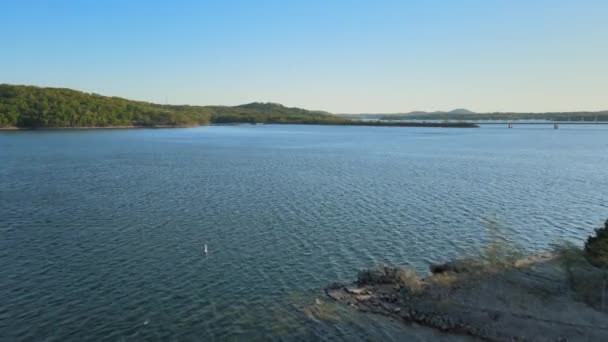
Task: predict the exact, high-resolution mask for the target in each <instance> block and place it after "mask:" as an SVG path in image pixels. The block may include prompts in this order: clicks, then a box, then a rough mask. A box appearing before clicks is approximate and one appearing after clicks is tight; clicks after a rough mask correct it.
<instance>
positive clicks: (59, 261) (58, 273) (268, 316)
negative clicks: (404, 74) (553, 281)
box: [0, 125, 608, 341]
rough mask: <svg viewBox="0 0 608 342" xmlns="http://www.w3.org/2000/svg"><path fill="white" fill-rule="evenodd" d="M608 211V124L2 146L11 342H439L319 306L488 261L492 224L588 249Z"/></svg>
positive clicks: (533, 241) (0, 196) (41, 138)
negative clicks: (333, 296)
mask: <svg viewBox="0 0 608 342" xmlns="http://www.w3.org/2000/svg"><path fill="white" fill-rule="evenodd" d="M607 202H608V127H607V126H601V125H597V126H595V125H590V126H583V125H576V126H566V125H563V126H562V127H560V129H559V130H553V129H551V127H550V126H549V125H547V126H544V125H535V126H528V127H525V126H521V127H516V128H515V129H506V127H502V126H500V127H499V125H492V126H483V127H481V128H478V129H437V128H383V127H331V126H278V125H276V126H275V125H268V126H214V127H201V128H193V129H158V130H96V131H40V132H4V133H0V336H2V339H3V340H10V341H13V340H32V341H34V340H36V341H39V340H46V341H87V340H88V341H100V340H107V341H132V340H158V341H169V340H179V341H186V340H193V341H202V340H204V341H212V340H252V339H254V340H255V339H262V340H265V339H276V340H319V339H320V340H328V341H329V340H370V339H372V340H403V339H404V338H407V339H410V340H412V339H420V340H429V339H434V338H437V337H438V336H437V335H433V334H434V333H433V332H429V331H426V330H422V329H419V328H412V327H407V326H403V325H401V324H398V323H396V322H392V321H389V320H387V319H384V318H381V317H375V316H374V317H370V316H363V317H362V316H361V315H359V314H356V313H353V312H351V311H350V310H348V309H345V308H341V307H335V306H333V305H329V304H327V305H322V306H318V305H315V298H319V299H323V300H324V298H323V296H322V292H321V290H320V289H321V288H322V287H323V286H324V285H327V284H328V283H331V282H333V281H350V280H353V279H354V277H355V275H356V271H357V270H358V269H360V268H362V267H368V266H372V265H375V264H378V263H397V264H406V263H410V264H413V265H414V266H416V267H417V268H419V269H420V270H421V271H423V270H425V269H426V267H427V265H428V262H429V261H437V260H444V259H447V258H450V257H454V256H457V255H460V254H462V253H470V252H471V251H472V250H475V249H477V248H479V247H480V246H482V245H483V243H484V241H487V240H488V239H489V236H488V235H489V234H488V225H493V226H499V228H500V231H501V232H502V233H503V234H505V235H506V236H507V237H508V238H510V239H511V240H513V241H514V242H517V243H519V244H521V245H523V246H524V247H526V248H528V249H536V248H544V247H547V246H549V245H550V244H551V243H552V242H555V241H561V240H564V239H565V240H572V241H575V242H580V241H581V240H582V239H583V238H584V237H585V235H586V234H588V233H590V232H591V231H592V230H593V228H594V227H596V226H599V224H600V223H601V222H602V221H603V220H604V219H606V217H608V203H607ZM205 243H207V244H208V246H209V254H208V255H207V256H205V255H204V253H203V245H204V244H205ZM320 307H321V309H320Z"/></svg>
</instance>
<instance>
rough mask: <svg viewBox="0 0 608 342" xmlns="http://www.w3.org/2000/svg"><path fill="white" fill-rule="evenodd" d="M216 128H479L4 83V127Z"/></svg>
mask: <svg viewBox="0 0 608 342" xmlns="http://www.w3.org/2000/svg"><path fill="white" fill-rule="evenodd" d="M210 124H299V125H342V126H387V127H447V128H450V127H453V128H474V127H478V125H477V124H474V123H467V122H424V121H414V122H388V121H381V120H356V119H350V118H346V117H344V116H339V115H335V114H331V113H328V112H324V111H312V110H306V109H301V108H292V107H285V106H283V105H280V104H276V103H259V102H254V103H249V104H245V105H240V106H189V105H160V104H154V103H149V102H141V101H132V100H127V99H123V98H119V97H109V96H102V95H99V94H94V93H91V94H89V93H84V92H80V91H76V90H72V89H63V88H40V87H34V86H18V85H9V84H0V129H52V128H166V127H192V126H201V125H210Z"/></svg>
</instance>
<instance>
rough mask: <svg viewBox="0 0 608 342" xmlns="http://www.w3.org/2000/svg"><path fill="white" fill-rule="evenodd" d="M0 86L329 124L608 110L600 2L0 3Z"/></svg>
mask: <svg viewBox="0 0 608 342" xmlns="http://www.w3.org/2000/svg"><path fill="white" fill-rule="evenodd" d="M0 32H2V49H1V50H0V83H12V84H33V85H40V86H53V87H69V88H75V89H79V90H83V91H90V92H97V93H101V94H105V95H115V96H121V97H127V98H131V99H138V100H146V101H152V102H159V103H164V102H165V101H166V100H167V101H168V102H169V103H173V104H181V103H187V104H201V105H204V104H224V105H236V104H242V103H247V102H252V101H272V102H280V103H283V104H285V105H289V106H298V107H304V108H311V109H324V110H328V111H332V112H336V113H356V112H404V111H410V110H449V109H453V108H468V109H471V110H477V111H560V110H562V111H567V110H600V109H608V1H603V0H602V1H599V0H598V1H584V0H581V1H575V0H571V1H559V0H553V1H548V0H547V1H543V0H537V1H536V0H526V1H525V0H475V1H474V0H464V1H451V0H445V1H434V0H427V1H406V0H402V1H357V0H350V1H346V0H344V1H338V0H335V1H331V0H326V1H315V0H308V1H298V0H292V1H286V0H284V1H264V0H260V1H253V0H251V1H230V0H223V1H169V0H165V1H154V0H147V1H126V0H122V1H117V0H105V1H94V0H81V1H62V0H54V1H33V0H15V1H9V0H0Z"/></svg>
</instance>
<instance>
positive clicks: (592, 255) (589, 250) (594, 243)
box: [585, 220, 608, 267]
mask: <svg viewBox="0 0 608 342" xmlns="http://www.w3.org/2000/svg"><path fill="white" fill-rule="evenodd" d="M585 255H586V256H587V259H588V260H589V262H590V263H592V264H593V265H594V266H598V267H608V220H606V222H605V223H604V228H598V229H596V230H595V236H590V237H589V238H588V239H587V242H586V243H585Z"/></svg>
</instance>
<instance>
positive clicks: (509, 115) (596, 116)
mask: <svg viewBox="0 0 608 342" xmlns="http://www.w3.org/2000/svg"><path fill="white" fill-rule="evenodd" d="M343 116H344V117H346V118H349V119H367V120H385V121H395V120H450V121H462V120H467V121H471V120H473V121H482V120H485V121H490V120H503V121H509V120H548V121H608V111H597V112H546V113H532V112H529V113H525V112H523V113H517V112H493V113H476V112H473V111H470V110H468V109H454V110H451V111H449V112H443V111H437V112H424V111H413V112H409V113H393V114H344V115H343Z"/></svg>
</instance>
